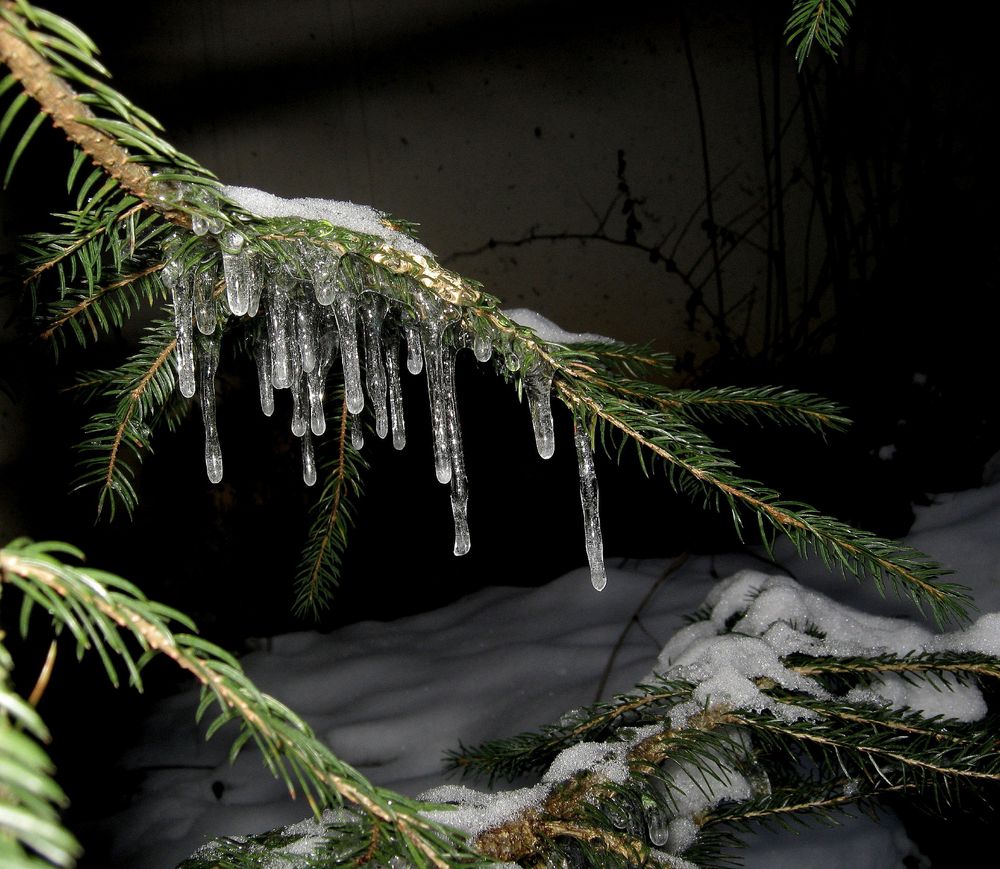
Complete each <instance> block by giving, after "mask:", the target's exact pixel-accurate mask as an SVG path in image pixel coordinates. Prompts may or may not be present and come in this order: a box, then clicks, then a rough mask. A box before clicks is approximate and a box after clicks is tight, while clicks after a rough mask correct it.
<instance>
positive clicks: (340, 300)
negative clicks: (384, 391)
mask: <svg viewBox="0 0 1000 869" xmlns="http://www.w3.org/2000/svg"><path fill="white" fill-rule="evenodd" d="M333 309H334V311H335V312H336V314H337V329H338V331H339V332H340V364H341V367H342V368H343V370H344V394H345V395H346V397H347V409H348V410H349V411H350V412H351V413H353V414H359V413H361V411H362V410H363V409H364V406H365V396H364V393H363V392H362V391H361V360H360V359H359V358H358V323H357V320H358V311H357V299H356V298H355V297H354V295H353V293H351V292H350V291H349V290H343V289H342V290H340V291H338V292H337V293H336V294H335V295H334V299H333Z"/></svg>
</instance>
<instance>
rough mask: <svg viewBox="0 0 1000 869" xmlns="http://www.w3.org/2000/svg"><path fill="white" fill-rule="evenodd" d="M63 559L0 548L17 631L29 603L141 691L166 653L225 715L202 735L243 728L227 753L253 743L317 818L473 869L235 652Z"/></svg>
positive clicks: (38, 546) (31, 546)
mask: <svg viewBox="0 0 1000 869" xmlns="http://www.w3.org/2000/svg"><path fill="white" fill-rule="evenodd" d="M65 555H73V556H76V557H80V554H79V553H78V552H77V551H76V550H74V549H73V548H72V547H68V546H66V545H65V544H54V543H30V542H29V541H26V540H23V539H22V540H17V541H14V542H12V543H11V544H9V545H8V546H7V547H5V548H4V549H2V550H0V579H2V581H3V583H5V584H10V585H13V586H16V587H17V588H19V589H20V590H21V591H22V592H23V593H24V595H25V600H26V606H25V608H23V610H22V621H21V624H22V630H26V629H27V625H28V617H29V615H30V611H31V608H32V604H39V605H41V606H43V607H45V608H46V609H48V610H49V611H50V612H51V614H52V618H53V619H54V621H55V623H56V624H62V625H64V626H65V627H66V628H68V629H69V631H70V632H71V634H72V636H73V637H74V638H75V639H76V641H77V644H78V646H79V648H80V649H81V650H83V649H87V648H93V649H94V650H95V651H97V653H98V654H99V655H100V656H101V658H102V659H103V660H104V663H105V668H106V670H107V672H108V675H109V678H111V679H112V682H114V683H115V684H117V681H118V676H117V672H116V669H115V666H114V663H113V661H112V659H111V657H110V655H109V652H110V653H115V654H116V655H117V656H118V657H120V658H121V660H122V661H123V662H124V664H125V666H126V668H127V670H128V672H129V678H130V682H131V683H132V684H133V685H134V686H135V687H137V688H139V689H140V690H141V687H142V678H141V675H140V673H141V668H142V665H143V664H144V663H145V661H146V660H147V659H148V658H149V657H150V656H151V655H153V654H160V655H163V656H164V657H166V658H168V659H169V660H171V661H173V662H174V664H176V665H177V666H178V667H179V668H181V669H182V670H185V671H187V672H188V673H190V674H191V675H193V676H194V677H195V678H196V679H197V680H198V681H199V682H201V684H202V685H203V688H204V694H203V701H202V704H201V707H200V710H199V714H203V713H204V711H206V709H207V708H208V706H210V705H212V704H213V703H214V704H217V705H218V707H219V709H220V710H221V711H220V713H219V715H218V717H217V718H216V720H215V721H214V722H213V723H212V724H211V725H210V726H209V728H208V733H209V735H212V734H214V733H215V732H216V731H217V730H218V729H219V727H221V726H222V725H223V724H225V723H226V722H228V721H230V720H233V719H236V720H238V721H240V722H241V725H242V732H241V736H240V737H239V738H238V739H237V741H236V742H235V743H234V752H233V753H232V754H235V752H237V751H239V749H240V747H241V746H242V745H243V744H244V743H245V742H246V741H247V739H250V738H252V739H253V741H254V742H255V743H256V744H257V746H258V747H259V748H260V750H261V753H262V755H263V758H264V760H265V762H266V764H267V766H268V768H269V769H270V770H271V771H272V773H273V774H274V775H275V776H277V777H279V778H281V779H282V780H283V781H284V783H285V784H286V786H287V787H288V789H289V793H290V794H291V795H292V796H294V795H295V792H296V791H295V784H294V782H295V781H298V782H299V784H300V786H301V787H302V790H303V795H304V796H305V798H306V800H307V801H308V802H309V804H310V805H311V806H312V807H313V809H314V811H316V812H317V813H318V812H319V810H320V809H321V808H322V807H323V806H330V805H339V804H340V802H341V801H342V800H348V801H350V802H351V803H353V804H355V805H357V806H359V807H360V808H362V809H363V810H364V812H365V813H367V814H368V815H369V816H371V817H372V818H373V819H376V820H377V822H379V823H384V824H388V825H389V826H391V827H392V828H393V829H394V830H395V831H396V833H397V834H398V835H399V836H400V837H401V839H402V840H403V841H404V842H406V843H408V847H410V849H411V850H412V851H413V852H414V853H416V854H418V855H419V857H420V861H421V862H422V863H424V865H430V866H435V867H439V869H448V867H449V865H458V864H459V863H464V864H468V863H475V862H476V858H475V855H474V854H473V853H472V852H470V851H469V850H468V848H467V847H466V846H465V845H464V844H463V843H462V842H461V839H460V838H459V837H458V835H457V834H455V833H453V832H449V831H448V830H446V829H445V828H443V827H441V826H440V825H438V824H435V823H433V822H431V821H429V820H427V819H425V818H423V817H421V816H420V815H419V814H418V813H417V809H418V808H424V806H423V805H421V804H419V803H415V802H414V801H412V800H409V799H407V798H406V797H401V796H399V795H398V794H394V793H392V792H390V791H385V790H382V789H380V788H375V787H373V786H372V785H371V784H369V783H368V782H367V781H366V780H365V779H364V778H363V777H362V776H361V775H359V774H358V773H357V772H356V771H355V770H353V769H352V768H351V767H349V766H347V765H346V764H344V763H342V762H341V761H339V760H338V759H337V758H336V757H335V756H334V755H333V754H332V753H331V752H330V751H329V749H327V748H326V746H325V745H323V744H322V743H320V742H319V741H318V740H317V739H316V738H315V736H314V734H313V733H312V730H311V729H310V728H309V727H308V725H307V724H305V722H303V721H302V720H301V719H299V718H298V717H297V716H296V715H295V714H294V713H293V712H292V711H291V710H289V709H288V708H287V707H285V706H284V705H283V704H281V703H279V702H278V701H277V700H275V699H274V698H272V697H269V696H268V695H266V694H262V693H260V692H259V691H258V690H257V689H256V688H255V687H254V686H253V684H252V683H250V682H249V680H248V679H247V678H246V676H245V675H244V674H243V671H242V669H241V668H240V665H239V663H238V662H237V661H236V660H235V659H234V658H233V657H232V656H231V655H229V654H227V653H226V652H224V651H223V650H222V649H220V648H218V647H217V646H215V645H213V644H212V643H209V642H206V641H205V640H202V639H200V638H198V637H197V636H195V635H194V634H193V633H177V632H175V630H174V629H173V628H172V627H171V626H170V622H174V623H177V624H178V625H180V626H182V627H184V628H186V629H187V630H189V631H192V632H193V631H194V629H195V628H194V625H193V624H192V623H191V622H190V621H189V620H188V619H186V617H184V616H183V615H182V614H181V613H178V612H176V611H175V610H172V609H171V608H169V607H166V606H164V605H162V604H159V603H156V602H154V601H150V600H148V599H146V598H145V597H144V596H143V595H142V594H141V593H140V592H139V590H138V589H137V588H135V586H133V585H131V584H130V583H128V582H126V581H125V580H122V579H120V578H119V577H116V576H113V575H111V574H108V573H104V572H103V571H95V570H93V569H87V568H82V567H74V566H71V565H68V564H66V563H65V562H63V561H61V560H59V559H58V558H57V556H65ZM126 637H131V638H132V639H133V640H134V641H136V642H137V643H138V645H139V647H140V649H141V650H142V652H143V655H142V657H141V658H140V659H136V658H135V657H134V655H133V654H132V652H131V651H130V650H129V649H128V647H127V645H126V642H125V639H126ZM26 708H28V709H30V707H26ZM2 822H3V819H2V816H0V824H2ZM34 844H35V843H34V841H32V845H33V846H34ZM450 861H455V862H454V863H452V862H450ZM66 865H68V861H67V864H66Z"/></svg>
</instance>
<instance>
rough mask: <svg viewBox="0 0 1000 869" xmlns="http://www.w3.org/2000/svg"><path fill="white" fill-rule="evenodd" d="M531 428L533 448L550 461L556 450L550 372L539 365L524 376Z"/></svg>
mask: <svg viewBox="0 0 1000 869" xmlns="http://www.w3.org/2000/svg"><path fill="white" fill-rule="evenodd" d="M524 385H525V388H526V391H527V393H528V409H529V410H530V411H531V426H532V428H533V429H534V430H535V447H536V448H537V450H538V455H540V456H541V457H542V458H543V459H551V458H552V454H553V453H554V452H555V450H556V439H555V434H554V432H553V427H552V372H551V371H549V370H547V369H546V368H544V367H543V366H541V365H539V366H537V367H536V368H534V369H533V370H532V371H531V373H529V374H528V375H526V376H525V378H524Z"/></svg>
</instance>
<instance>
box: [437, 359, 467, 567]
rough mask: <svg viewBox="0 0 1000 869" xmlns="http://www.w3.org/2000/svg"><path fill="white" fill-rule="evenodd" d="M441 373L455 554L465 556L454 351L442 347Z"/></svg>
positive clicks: (464, 498) (463, 479)
mask: <svg viewBox="0 0 1000 869" xmlns="http://www.w3.org/2000/svg"><path fill="white" fill-rule="evenodd" d="M441 363H442V368H443V374H444V378H443V379H444V407H445V421H446V424H447V428H448V454H449V458H450V460H451V481H450V482H451V513H452V516H453V517H454V519H455V555H465V553H467V552H468V551H469V547H470V546H471V545H472V541H471V539H470V537H469V518H468V504H469V483H468V479H467V478H466V476H465V456H464V454H463V451H462V427H461V425H460V423H459V419H458V403H457V401H456V400H455V351H454V350H450V349H448V348H444V349H443V352H442V354H441Z"/></svg>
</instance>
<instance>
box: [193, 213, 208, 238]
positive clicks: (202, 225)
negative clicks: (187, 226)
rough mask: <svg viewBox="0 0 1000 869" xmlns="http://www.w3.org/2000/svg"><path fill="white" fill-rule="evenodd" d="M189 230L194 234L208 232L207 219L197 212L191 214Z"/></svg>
mask: <svg viewBox="0 0 1000 869" xmlns="http://www.w3.org/2000/svg"><path fill="white" fill-rule="evenodd" d="M191 232H193V233H194V234H195V235H205V234H206V233H207V232H208V220H206V219H205V218H204V217H202V216H201V215H200V214H198V213H197V212H195V213H193V214H192V215H191Z"/></svg>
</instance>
